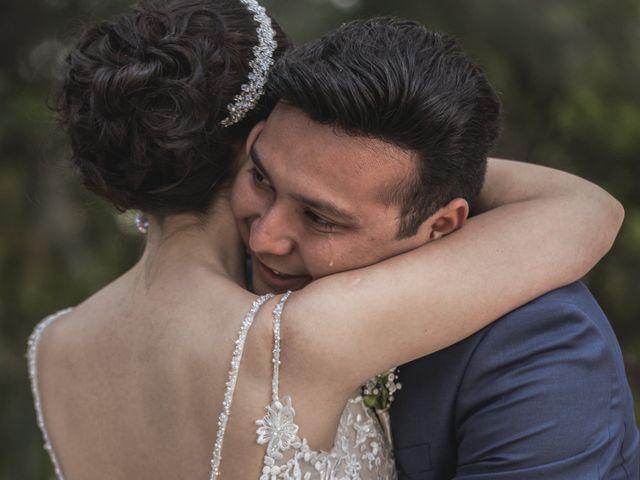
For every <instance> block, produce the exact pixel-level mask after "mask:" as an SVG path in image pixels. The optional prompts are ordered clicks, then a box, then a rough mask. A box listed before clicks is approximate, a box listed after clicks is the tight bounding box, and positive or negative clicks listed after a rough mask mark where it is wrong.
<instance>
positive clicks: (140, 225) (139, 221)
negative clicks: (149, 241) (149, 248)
mask: <svg viewBox="0 0 640 480" xmlns="http://www.w3.org/2000/svg"><path fill="white" fill-rule="evenodd" d="M135 222H136V228H137V229H138V231H139V232H140V233H143V234H145V235H146V234H147V232H148V231H149V219H148V218H147V217H145V216H144V214H143V213H142V212H138V213H136V218H135Z"/></svg>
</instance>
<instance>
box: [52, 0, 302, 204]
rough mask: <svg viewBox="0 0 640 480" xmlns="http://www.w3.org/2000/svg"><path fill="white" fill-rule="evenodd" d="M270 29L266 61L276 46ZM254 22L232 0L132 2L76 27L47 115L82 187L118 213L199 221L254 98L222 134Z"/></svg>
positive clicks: (244, 72) (282, 43)
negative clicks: (54, 117) (196, 216)
mask: <svg viewBox="0 0 640 480" xmlns="http://www.w3.org/2000/svg"><path fill="white" fill-rule="evenodd" d="M272 25H273V28H274V30H275V32H276V40H277V42H278V49H277V50H276V52H275V54H274V55H275V58H276V59H277V58H278V57H279V56H280V55H281V54H282V53H283V52H284V50H285V49H286V48H287V47H288V45H289V44H288V41H287V39H286V38H285V36H284V34H283V32H282V30H281V29H280V27H279V26H278V25H277V24H276V22H275V21H272ZM257 27H258V24H257V23H256V22H255V20H254V19H253V14H252V13H251V12H250V11H249V10H247V8H246V7H245V6H244V5H243V4H242V3H240V1H239V0H174V1H168V2H157V1H156V2H143V3H141V4H139V5H138V6H137V7H135V8H134V10H133V11H132V12H131V13H127V14H123V15H120V16H117V17H115V18H113V19H110V20H105V21H101V22H99V23H97V24H95V25H92V26H90V27H88V28H87V29H85V30H84V31H83V32H82V34H81V36H80V38H79V39H78V40H77V41H76V43H75V45H73V46H72V48H71V51H70V52H69V54H68V56H67V58H66V62H65V68H64V72H63V80H62V84H61V90H60V95H59V103H58V106H57V110H58V112H59V114H60V118H61V122H62V125H63V126H64V128H65V130H66V131H67V132H68V134H69V136H70V139H71V147H72V152H73V161H74V163H75V165H76V166H77V167H78V169H79V171H80V173H81V175H82V178H83V181H84V184H85V186H86V187H87V188H88V189H89V190H91V191H93V192H95V193H97V194H98V195H101V196H103V197H105V198H106V199H108V200H109V201H111V203H113V204H114V205H115V206H116V208H118V209H120V210H128V209H139V210H143V211H145V212H148V213H152V214H156V215H161V216H162V215H166V214H171V213H180V212H187V211H195V212H205V211H206V210H207V208H208V207H209V205H210V203H211V200H212V198H213V196H214V195H215V194H216V193H217V192H218V191H219V190H220V188H221V187H223V186H224V185H225V184H227V183H228V182H227V181H228V180H229V178H230V176H231V174H232V172H233V170H234V157H235V154H236V152H237V151H238V148H239V146H240V145H241V142H242V141H243V140H244V138H245V137H246V135H247V134H248V132H249V130H250V129H251V127H252V126H253V125H254V124H255V123H256V122H258V121H259V120H261V119H263V118H265V117H266V116H267V115H268V113H269V111H270V110H271V108H272V107H273V105H269V104H267V103H266V102H265V101H264V100H262V101H261V102H260V103H259V105H258V106H257V107H256V108H255V109H254V110H253V111H251V112H250V113H249V114H248V115H247V117H246V118H245V119H244V120H243V121H241V122H239V123H238V124H236V125H234V126H232V127H228V128H223V127H222V126H221V125H220V122H221V121H222V120H223V119H224V118H225V117H226V116H227V108H226V107H227V105H228V104H229V103H232V102H233V99H234V97H235V96H236V95H237V94H239V93H240V88H241V85H242V84H244V83H246V82H247V78H248V75H249V71H250V67H249V62H250V61H251V59H252V58H253V56H254V55H253V51H252V49H253V47H254V46H255V45H256V44H257V43H258V39H257V33H256V30H257Z"/></svg>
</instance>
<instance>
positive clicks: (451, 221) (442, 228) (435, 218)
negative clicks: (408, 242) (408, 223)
mask: <svg viewBox="0 0 640 480" xmlns="http://www.w3.org/2000/svg"><path fill="white" fill-rule="evenodd" d="M468 216H469V203H468V202H467V201H466V200H465V199H463V198H454V199H453V200H451V201H450V202H449V203H448V204H447V205H445V206H444V207H442V208H441V209H440V210H438V211H437V212H436V213H434V214H433V215H432V216H431V217H430V218H429V220H427V221H426V222H425V224H429V228H430V232H429V241H431V240H437V239H438V238H442V237H444V236H445V235H448V234H450V233H451V232H454V231H456V230H457V229H459V228H461V227H462V226H463V225H464V222H465V221H466V220H467V217H468ZM421 228H422V227H421Z"/></svg>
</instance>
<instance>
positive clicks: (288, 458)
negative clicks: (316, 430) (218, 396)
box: [27, 293, 396, 480]
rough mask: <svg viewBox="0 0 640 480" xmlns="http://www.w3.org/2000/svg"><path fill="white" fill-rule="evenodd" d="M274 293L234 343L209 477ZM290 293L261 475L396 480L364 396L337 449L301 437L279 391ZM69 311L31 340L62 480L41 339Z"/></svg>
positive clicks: (342, 424)
mask: <svg viewBox="0 0 640 480" xmlns="http://www.w3.org/2000/svg"><path fill="white" fill-rule="evenodd" d="M272 297H273V295H271V294H269V295H264V296H262V297H259V298H258V299H256V300H255V301H254V302H253V305H252V306H251V309H250V311H249V312H248V313H247V315H246V316H245V318H244V320H243V322H242V325H241V327H240V332H239V333H238V337H237V339H236V342H235V345H234V351H233V355H232V359H231V367H230V370H229V379H228V381H227V384H226V390H225V394H224V400H223V405H222V410H221V413H220V416H219V419H218V431H217V433H216V439H215V443H214V446H213V453H212V458H211V470H210V480H214V479H217V478H218V475H219V473H220V462H221V459H222V452H223V442H224V434H225V431H226V427H227V422H228V419H229V416H230V415H231V414H232V404H233V394H234V390H235V386H236V382H237V378H238V371H239V369H240V362H241V360H242V355H243V352H244V346H245V340H246V337H247V334H248V333H249V329H250V328H251V325H252V323H253V320H254V318H255V315H256V313H257V312H258V310H259V309H260V307H261V306H262V305H263V304H264V303H265V302H267V301H268V300H269V299H270V298H272ZM288 297H289V293H287V294H285V295H284V296H283V297H282V298H281V300H280V301H279V302H278V304H277V305H276V307H275V309H274V311H273V358H272V362H273V377H272V401H271V404H270V405H269V406H267V407H266V414H265V416H264V417H263V418H261V419H259V420H257V421H256V427H257V429H256V441H257V443H258V444H260V445H265V455H264V458H263V466H262V472H261V476H260V480H338V479H339V480H389V479H390V480H393V479H395V478H396V472H395V463H394V459H393V453H392V448H391V446H390V445H389V443H388V442H387V440H386V438H385V435H384V433H383V430H382V428H381V426H380V423H379V421H378V419H377V418H376V416H375V414H374V413H373V411H372V410H371V409H369V408H368V407H367V406H366V405H365V403H364V400H363V398H362V397H361V396H360V395H355V396H354V397H353V398H351V399H350V400H349V401H348V402H347V404H346V405H345V409H344V411H343V413H342V416H341V418H340V421H339V424H338V429H337V431H336V435H335V441H334V445H333V448H332V449H331V450H330V451H328V452H325V451H314V450H312V449H311V448H310V447H309V444H308V442H307V440H306V439H305V438H304V437H301V436H300V433H299V428H298V425H297V424H296V423H295V411H294V408H293V402H292V399H291V397H289V396H283V397H281V396H280V393H279V372H280V320H281V316H282V310H283V308H284V305H285V302H286V300H287V298H288ZM68 311H69V310H68V309H67V310H63V311H61V312H58V313H56V314H54V315H51V316H49V317H47V318H45V319H44V320H43V321H41V322H40V323H39V324H38V325H37V326H36V327H35V329H34V331H33V333H32V335H31V337H30V339H29V344H28V350H27V358H28V364H29V376H30V379H31V387H32V392H33V398H34V406H35V410H36V416H37V421H38V426H39V427H40V429H41V431H42V435H43V439H44V447H45V449H46V450H47V452H48V453H49V456H50V457H51V461H52V463H53V466H54V469H55V474H56V477H57V478H58V480H64V476H63V471H62V468H61V466H60V464H59V462H58V459H57V457H56V454H55V451H54V448H53V445H52V444H51V441H50V439H49V435H48V433H47V429H46V427H45V422H44V418H43V414H42V405H41V401H40V392H39V387H38V368H37V355H38V343H39V341H40V337H41V335H42V333H43V332H44V330H45V329H46V328H47V327H48V326H49V325H50V324H51V323H52V322H53V321H55V320H56V319H58V318H60V317H62V316H63V315H64V314H65V313H66V312H68Z"/></svg>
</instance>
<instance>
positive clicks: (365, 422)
mask: <svg viewBox="0 0 640 480" xmlns="http://www.w3.org/2000/svg"><path fill="white" fill-rule="evenodd" d="M283 401H284V403H283V402H282V401H280V400H276V401H274V402H273V403H272V404H271V405H270V406H268V407H267V408H266V410H267V414H266V415H265V416H264V418H262V419H260V420H257V421H256V425H258V429H257V435H258V440H257V441H258V443H259V444H261V445H265V444H267V452H266V454H265V456H264V461H263V468H262V475H261V476H260V480H312V479H313V480H316V479H320V480H338V479H340V480H343V479H344V480H373V479H376V480H382V479H384V480H389V479H395V478H396V473H395V467H394V460H393V455H392V452H391V448H390V447H389V445H388V443H386V441H385V438H384V435H383V433H382V430H381V427H380V424H379V423H378V420H377V419H376V418H375V415H374V413H373V412H372V411H371V409H369V408H368V407H366V406H365V404H364V401H363V399H362V397H360V396H357V397H355V398H353V399H351V400H349V402H348V403H347V406H346V408H345V410H344V412H343V413H342V417H341V418H340V423H339V425H338V430H337V432H336V437H335V442H334V446H333V448H332V449H331V451H330V452H324V451H313V450H311V448H310V447H309V444H308V442H307V440H306V439H300V437H299V436H298V426H297V425H296V424H295V423H294V416H295V411H294V409H293V407H292V406H291V398H290V397H285V398H284V399H283Z"/></svg>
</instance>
